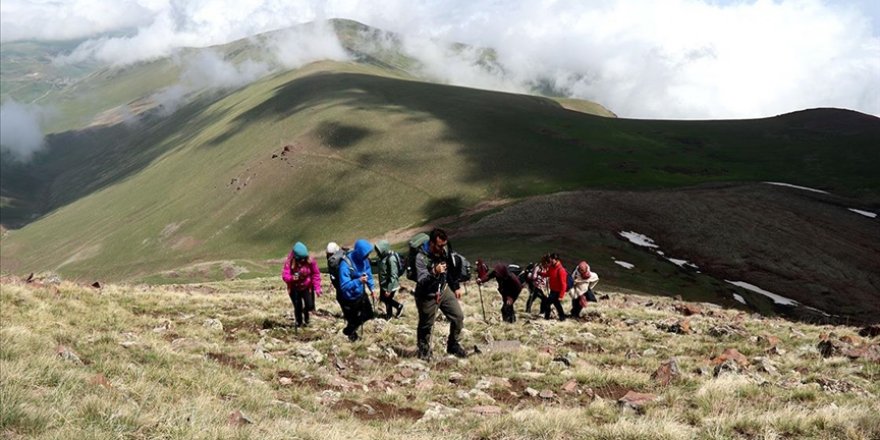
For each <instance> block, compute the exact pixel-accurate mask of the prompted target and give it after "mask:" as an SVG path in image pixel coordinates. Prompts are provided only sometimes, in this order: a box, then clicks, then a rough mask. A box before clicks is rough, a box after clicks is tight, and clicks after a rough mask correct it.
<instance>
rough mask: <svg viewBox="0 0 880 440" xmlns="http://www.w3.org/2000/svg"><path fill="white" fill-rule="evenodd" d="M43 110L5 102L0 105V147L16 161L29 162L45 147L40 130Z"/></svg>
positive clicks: (44, 114) (43, 117) (43, 115)
mask: <svg viewBox="0 0 880 440" xmlns="http://www.w3.org/2000/svg"><path fill="white" fill-rule="evenodd" d="M46 114H47V112H46V111H45V109H43V108H41V107H38V106H33V105H25V104H20V103H18V102H16V101H13V100H11V99H10V100H7V101H6V102H4V103H3V104H2V105H0V127H2V129H0V147H2V148H3V149H4V150H6V151H8V152H10V153H12V156H13V157H14V158H16V159H18V160H22V161H25V162H27V161H29V160H30V159H31V158H32V157H33V155H34V153H36V152H37V151H39V150H40V149H41V148H43V146H44V145H45V143H46V142H45V139H44V137H43V131H42V129H41V128H40V127H41V124H42V122H43V120H44V119H45V117H46Z"/></svg>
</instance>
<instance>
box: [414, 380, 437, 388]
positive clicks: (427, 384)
mask: <svg viewBox="0 0 880 440" xmlns="http://www.w3.org/2000/svg"><path fill="white" fill-rule="evenodd" d="M432 388H434V381H433V380H431V379H430V378H428V379H423V380H420V381H418V382H416V389H417V390H420V391H428V390H430V389H432Z"/></svg>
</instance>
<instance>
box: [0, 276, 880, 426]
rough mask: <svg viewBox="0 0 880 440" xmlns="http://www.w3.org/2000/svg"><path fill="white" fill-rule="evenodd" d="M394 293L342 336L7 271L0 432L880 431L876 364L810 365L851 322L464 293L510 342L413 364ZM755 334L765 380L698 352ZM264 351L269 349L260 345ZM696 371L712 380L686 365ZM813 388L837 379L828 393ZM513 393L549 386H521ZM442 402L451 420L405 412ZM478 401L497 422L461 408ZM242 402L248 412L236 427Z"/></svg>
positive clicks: (324, 323)
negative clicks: (558, 313)
mask: <svg viewBox="0 0 880 440" xmlns="http://www.w3.org/2000/svg"><path fill="white" fill-rule="evenodd" d="M488 291H489V289H484V292H488ZM487 296H488V295H487ZM487 299H488V298H487ZM405 301H406V302H407V308H408V310H407V312H406V313H405V315H404V318H403V319H402V320H399V321H398V320H395V321H391V322H387V323H386V322H385V321H373V322H370V323H368V324H367V326H366V327H365V329H364V337H363V338H362V340H361V341H360V342H358V343H355V344H351V343H349V342H348V341H347V340H346V339H345V338H344V337H343V336H342V335H341V334H340V333H339V330H340V329H341V327H342V322H341V320H340V319H337V318H335V317H334V316H333V315H332V314H333V313H336V311H337V307H336V305H335V302H333V301H332V300H330V299H328V298H326V297H324V298H321V299H319V305H318V307H319V309H321V310H324V312H322V313H320V314H319V316H316V317H315V318H314V319H313V326H312V327H311V328H309V329H305V330H302V331H296V330H294V329H293V328H292V327H291V325H290V323H291V321H290V320H289V319H288V318H287V315H288V313H289V309H290V304H289V302H288V299H287V297H286V295H285V294H284V292H283V291H281V290H280V288H279V286H278V283H276V282H275V280H270V279H258V280H249V281H238V282H227V283H216V284H205V285H189V286H166V287H151V286H123V285H108V286H104V287H103V289H100V290H99V289H94V288H91V287H84V286H80V285H76V284H73V283H69V282H63V283H61V284H58V285H54V284H47V285H34V284H24V283H21V282H18V281H16V280H12V279H9V278H6V279H5V280H4V281H3V283H2V294H0V304H2V309H0V319H2V328H0V373H2V374H0V386H2V405H0V433H2V436H3V437H4V438H206V439H208V438H210V439H215V438H268V439H274V438H302V439H319V438H320V439H336V438H339V439H342V438H345V439H349V438H380V439H396V438H406V439H421V438H437V437H438V436H440V437H443V438H461V439H476V438H480V439H526V438H546V439H551V438H553V439H558V438H563V439H565V438H570V439H581V438H597V439H690V438H755V439H758V438H761V439H764V438H766V439H770V438H820V439H825V438H853V439H859V438H864V439H867V438H877V437H878V436H880V421H878V420H877V418H876V409H877V407H876V396H877V395H878V393H880V385H878V383H880V366H878V365H877V364H876V363H873V364H872V363H869V362H867V361H852V360H849V359H846V358H829V359H823V358H822V357H821V356H820V355H819V354H818V352H817V351H816V349H815V346H816V342H818V338H819V334H820V333H824V332H829V331H834V332H835V333H837V335H838V336H843V335H851V334H853V329H852V328H846V327H836V328H834V327H815V326H809V325H805V324H793V323H790V322H787V321H783V320H778V319H765V318H758V317H752V316H747V315H745V314H743V313H742V312H740V311H734V310H723V309H717V308H711V309H708V308H707V307H704V309H708V312H707V313H705V314H703V315H698V316H694V317H692V318H691V323H692V327H693V328H694V330H695V332H694V334H690V335H678V334H673V333H668V332H665V331H663V330H661V329H659V328H658V325H657V324H658V323H660V322H662V321H664V320H672V319H678V318H680V316H678V315H677V314H676V312H675V311H674V310H673V309H672V304H673V302H672V301H667V300H662V299H661V300H658V299H653V301H654V304H653V305H652V306H646V305H645V303H647V302H648V299H647V298H639V297H626V296H624V295H620V294H614V293H612V299H611V300H609V301H605V302H602V303H600V304H598V305H592V304H591V305H590V308H589V310H588V311H589V312H592V315H591V319H590V320H589V321H579V322H575V321H567V322H564V323H559V322H555V321H553V322H546V321H543V320H538V319H535V320H533V319H532V318H531V317H528V316H525V315H523V314H521V315H520V320H519V321H518V322H517V323H516V324H514V325H507V324H502V323H500V322H499V320H498V319H497V316H495V317H492V316H490V319H489V322H488V323H485V322H483V321H482V319H480V318H479V316H480V311H479V310H480V306H479V299H478V298H477V296H476V295H474V294H472V295H471V296H470V297H466V298H465V300H464V303H463V306H464V307H463V308H464V311H465V314H466V316H467V319H466V324H465V326H466V332H465V343H466V345H467V346H468V347H473V346H474V345H479V346H481V347H483V349H484V350H485V349H486V347H487V346H488V345H489V343H488V341H492V340H495V341H501V340H516V341H519V342H520V343H521V344H522V345H521V347H520V348H519V349H518V350H515V351H512V352H485V353H484V354H481V355H476V356H471V357H469V358H468V359H465V360H457V359H453V358H439V359H437V360H435V362H433V363H431V364H424V363H422V362H420V361H417V360H416V359H414V358H412V357H410V356H411V354H410V353H411V352H412V351H413V349H414V346H415V336H414V333H415V332H414V327H415V310H414V309H413V308H412V307H413V304H412V302H411V300H409V298H405ZM498 306H499V304H498V301H497V299H496V300H494V301H490V303H489V304H487V311H488V310H491V312H490V313H491V315H498V312H497V310H496V309H497V308H498ZM520 307H522V306H521V305H520ZM208 319H218V320H219V321H220V322H221V323H222V325H223V329H222V330H220V329H215V328H211V327H210V325H208V324H209V322H206V321H207V320H208ZM731 322H741V326H742V327H743V328H744V329H745V331H746V333H745V334H743V335H741V336H732V337H724V338H717V337H713V336H710V335H709V329H710V328H711V327H713V326H716V325H720V324H729V323H731ZM445 334H446V325H445V323H443V322H438V324H437V326H436V327H435V339H434V342H435V344H437V346H436V347H435V353H442V344H443V342H444V339H445ZM767 334H772V335H775V336H777V337H779V338H780V339H781V342H780V345H779V347H780V348H782V349H783V350H784V353H783V354H781V355H775V356H772V357H770V359H771V361H772V362H773V364H774V365H775V366H776V367H777V368H778V370H779V374H778V375H770V374H767V373H764V372H760V371H759V370H758V368H757V367H756V366H755V365H754V364H753V365H752V366H750V367H749V368H748V369H746V370H745V371H744V372H742V373H739V374H726V375H721V376H719V377H717V378H715V377H713V376H712V374H711V369H710V368H709V364H708V360H709V359H710V358H711V357H713V356H716V355H718V354H720V353H721V352H722V351H723V350H724V349H726V348H737V349H738V350H739V351H740V352H742V353H743V354H745V355H746V356H747V357H749V358H753V357H755V356H761V355H763V350H764V348H765V347H762V346H761V345H760V344H757V343H756V342H755V341H754V340H753V337H754V336H757V335H767ZM868 342H870V341H865V343H868ZM58 346H65V347H69V348H70V349H72V350H73V351H74V352H75V353H76V354H77V355H78V356H79V358H80V359H81V361H82V362H81V363H79V362H76V361H72V360H68V359H64V358H63V357H62V356H60V355H58V354H57V347H58ZM308 347H312V348H314V349H315V350H317V351H318V352H319V353H321V355H322V359H321V360H320V362H317V363H315V362H313V360H310V359H308V357H303V355H301V353H300V352H304V353H305V354H308V353H307V352H305V350H307V348H308ZM257 348H260V349H261V350H262V353H268V354H269V355H270V356H271V359H265V358H262V357H260V356H259V355H258V354H255V352H259V350H257ZM670 357H674V358H676V360H677V361H678V364H679V367H680V369H681V372H682V376H681V377H680V378H679V379H677V380H675V381H673V382H672V383H671V384H670V385H668V386H665V387H664V386H661V385H659V384H657V383H656V382H655V381H654V380H653V379H652V378H651V373H652V372H653V371H654V370H655V369H656V368H657V366H658V365H659V364H660V362H662V361H664V360H666V359H668V358H670ZM560 358H566V360H567V362H568V364H570V365H566V362H563V361H561V360H560ZM340 366H341V367H344V369H340V368H339V367H340ZM701 368H702V369H704V370H706V371H709V374H700V373H698V371H699V370H700V369H701ZM99 375H100V376H99ZM458 375H461V376H460V377H458ZM101 377H103V378H104V379H101ZM820 379H834V380H838V381H842V382H844V383H845V384H847V386H846V387H844V388H845V390H844V391H829V390H826V389H824V388H823V387H822V386H821V385H820V383H821V380H820ZM428 380H430V383H431V384H432V386H428V384H429V382H428ZM571 380H574V381H575V382H576V385H577V389H576V391H575V392H571V393H568V392H566V391H564V390H563V385H564V384H566V383H567V382H569V381H571ZM526 387H531V388H533V389H535V390H538V391H544V390H550V391H553V393H554V396H553V397H552V398H541V397H532V396H529V395H528V394H525V393H524V391H525V388H526ZM628 390H634V391H638V392H645V393H654V394H656V395H657V396H658V398H657V399H656V400H655V401H653V402H651V403H649V404H648V405H647V406H645V407H643V408H642V409H641V410H639V411H634V410H631V409H624V408H622V407H620V406H619V405H618V403H617V401H616V399H617V397H619V394H620V393H623V392H626V391H628ZM590 394H595V395H596V397H595V398H591V397H590ZM436 404H441V405H443V406H444V407H447V408H454V409H457V410H459V412H457V413H456V414H455V415H454V416H452V417H449V418H445V419H438V420H424V421H417V420H418V419H419V418H420V417H421V416H422V415H423V414H425V412H426V411H428V412H430V411H429V410H431V408H433V407H435V406H436ZM486 405H491V406H496V407H497V411H499V412H500V414H498V415H488V416H486V415H478V414H476V413H475V412H474V410H473V408H474V407H477V406H486ZM235 411H241V412H242V413H243V414H244V415H245V416H246V417H247V418H249V419H250V420H251V421H252V422H253V423H249V424H244V425H241V426H239V425H236V424H232V423H230V414H232V413H233V412H235Z"/></svg>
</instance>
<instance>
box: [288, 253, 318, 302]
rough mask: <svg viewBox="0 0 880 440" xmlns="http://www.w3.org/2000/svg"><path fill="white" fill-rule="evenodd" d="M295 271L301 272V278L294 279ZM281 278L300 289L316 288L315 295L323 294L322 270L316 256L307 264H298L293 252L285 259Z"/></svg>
mask: <svg viewBox="0 0 880 440" xmlns="http://www.w3.org/2000/svg"><path fill="white" fill-rule="evenodd" d="M291 262H293V263H294V266H293V267H291ZM294 273H299V278H298V279H296V280H294V279H293V274H294ZM281 279H282V280H284V282H285V283H287V285H288V286H290V287H291V288H293V289H296V290H298V291H303V290H314V291H315V295H320V294H321V270H320V269H318V262H317V261H315V259H314V258H309V262H308V263H307V264H304V265H302V266H296V260H294V259H293V252H291V253H290V254H289V255H287V258H286V259H285V260H284V269H282V270H281Z"/></svg>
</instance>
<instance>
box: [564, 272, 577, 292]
mask: <svg viewBox="0 0 880 440" xmlns="http://www.w3.org/2000/svg"><path fill="white" fill-rule="evenodd" d="M574 270H577V266H575V268H574ZM565 283H566V284H567V285H566V286H565V291H566V292H568V291H569V290H571V289H573V288H574V271H570V272H568V278H566V279H565Z"/></svg>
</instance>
